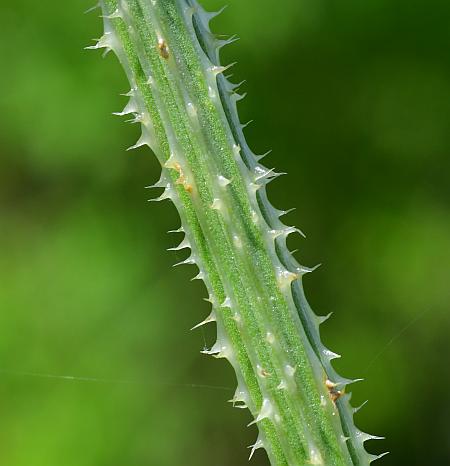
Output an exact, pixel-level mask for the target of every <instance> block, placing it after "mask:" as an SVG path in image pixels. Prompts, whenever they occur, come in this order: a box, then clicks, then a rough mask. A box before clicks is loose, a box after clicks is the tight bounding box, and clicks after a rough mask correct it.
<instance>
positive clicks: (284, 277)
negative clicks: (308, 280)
mask: <svg viewBox="0 0 450 466" xmlns="http://www.w3.org/2000/svg"><path fill="white" fill-rule="evenodd" d="M277 269H278V270H277V279H278V284H279V286H280V288H281V289H284V288H287V287H288V286H290V285H291V283H292V282H293V281H294V280H297V279H298V278H299V274H298V273H293V272H290V271H289V270H286V269H283V268H281V267H277Z"/></svg>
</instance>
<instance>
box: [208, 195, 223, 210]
mask: <svg viewBox="0 0 450 466" xmlns="http://www.w3.org/2000/svg"><path fill="white" fill-rule="evenodd" d="M211 209H213V210H221V209H222V201H221V200H220V199H218V198H217V197H216V198H214V200H213V202H212V204H211Z"/></svg>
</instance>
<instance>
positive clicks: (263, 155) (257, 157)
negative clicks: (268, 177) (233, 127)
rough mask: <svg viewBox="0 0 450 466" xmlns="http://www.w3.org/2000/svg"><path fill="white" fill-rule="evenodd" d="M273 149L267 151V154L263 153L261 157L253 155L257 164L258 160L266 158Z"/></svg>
mask: <svg viewBox="0 0 450 466" xmlns="http://www.w3.org/2000/svg"><path fill="white" fill-rule="evenodd" d="M272 150H273V149H270V150H268V151H267V152H265V153H264V154H262V155H255V158H256V160H257V161H258V162H259V161H260V160H262V159H263V158H264V157H267V156H268V155H269V154H270V153H271V152H272Z"/></svg>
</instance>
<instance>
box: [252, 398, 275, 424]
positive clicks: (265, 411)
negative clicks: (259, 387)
mask: <svg viewBox="0 0 450 466" xmlns="http://www.w3.org/2000/svg"><path fill="white" fill-rule="evenodd" d="M272 411H273V408H272V403H271V402H270V400H269V399H268V398H264V400H263V403H262V406H261V410H260V411H259V414H258V416H257V417H256V419H255V420H253V421H252V422H250V424H247V427H250V426H251V425H253V424H256V423H258V422H260V421H262V420H263V419H267V418H268V417H270V416H271V415H272Z"/></svg>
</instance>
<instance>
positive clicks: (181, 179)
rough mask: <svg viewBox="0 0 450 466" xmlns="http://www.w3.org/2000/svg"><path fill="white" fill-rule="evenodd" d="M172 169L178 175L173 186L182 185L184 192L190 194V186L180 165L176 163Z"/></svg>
mask: <svg viewBox="0 0 450 466" xmlns="http://www.w3.org/2000/svg"><path fill="white" fill-rule="evenodd" d="M173 169H174V170H176V171H177V172H178V173H179V175H180V176H179V177H178V178H177V180H176V181H175V184H181V185H183V187H184V189H185V191H187V192H188V193H192V189H193V188H192V185H191V184H189V183H188V182H187V180H186V176H185V175H184V173H183V170H182V168H181V165H180V164H179V163H178V162H176V163H175V164H174V166H173Z"/></svg>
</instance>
